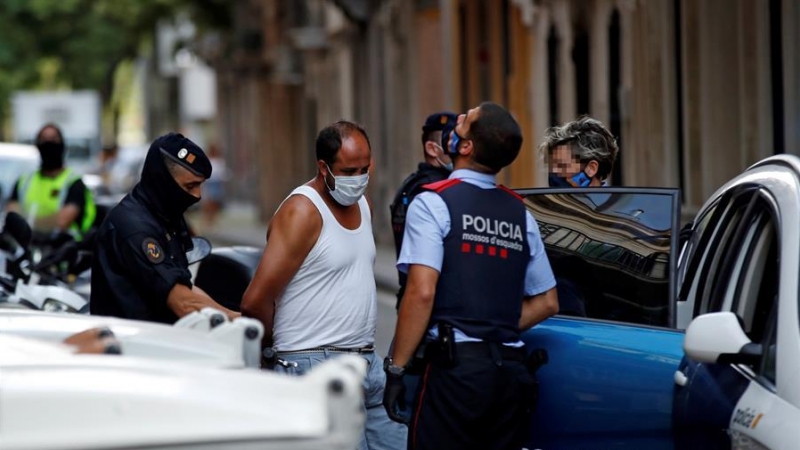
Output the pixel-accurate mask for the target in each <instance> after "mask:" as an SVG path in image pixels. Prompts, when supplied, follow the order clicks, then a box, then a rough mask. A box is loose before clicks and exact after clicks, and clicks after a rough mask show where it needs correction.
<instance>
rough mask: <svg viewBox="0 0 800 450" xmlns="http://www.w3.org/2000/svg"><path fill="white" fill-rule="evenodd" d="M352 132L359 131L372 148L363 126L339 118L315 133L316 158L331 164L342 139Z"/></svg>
mask: <svg viewBox="0 0 800 450" xmlns="http://www.w3.org/2000/svg"><path fill="white" fill-rule="evenodd" d="M353 133H361V135H362V136H364V139H366V141H367V146H368V147H369V148H370V150H372V145H371V144H370V143H369V136H368V135H367V131H366V130H365V129H364V127H362V126H361V125H359V124H357V123H355V122H350V121H348V120H339V121H336V122H334V123H332V124H330V125H328V126H327V127H325V128H323V129H322V130H320V132H319V134H318V135H317V160H322V161H325V164H327V165H328V166H330V165H332V164H333V161H334V160H336V155H337V154H338V153H339V149H340V148H342V140H344V139H345V138H347V137H350V136H351V135H352V134H353Z"/></svg>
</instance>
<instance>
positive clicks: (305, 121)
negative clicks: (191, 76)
mask: <svg viewBox="0 0 800 450" xmlns="http://www.w3.org/2000/svg"><path fill="white" fill-rule="evenodd" d="M234 8H235V9H236V14H235V27H234V30H233V32H232V42H233V43H234V44H235V45H233V48H234V50H233V51H230V52H227V53H226V54H225V55H221V57H220V58H219V59H218V63H217V64H216V68H217V70H218V79H219V90H218V91H219V100H218V105H219V111H220V112H219V119H218V120H219V130H220V134H221V138H222V141H223V144H224V146H225V147H227V148H229V149H231V150H232V151H231V152H230V153H229V154H230V155H232V156H231V158H232V161H231V166H232V167H233V170H234V173H235V174H236V176H235V181H234V182H233V183H235V184H236V186H231V188H232V190H233V191H234V192H238V193H239V194H240V195H243V196H248V195H249V196H250V197H249V198H253V199H259V200H260V206H261V211H262V218H263V219H264V220H268V219H269V217H271V215H272V214H273V213H274V211H275V209H276V208H277V206H278V205H279V204H280V202H281V201H282V200H283V198H284V197H285V196H286V195H287V194H288V193H289V192H290V190H291V189H292V187H294V186H296V185H297V184H300V183H302V182H304V181H306V180H308V179H310V178H311V177H312V176H313V175H314V173H315V170H316V164H315V161H314V160H315V158H314V138H315V136H316V133H317V132H318V131H319V129H320V128H322V127H323V126H325V125H326V124H328V123H330V122H333V121H334V120H337V119H340V118H346V119H351V120H356V121H358V122H360V123H362V124H364V125H365V126H366V128H367V130H368V132H369V134H370V139H371V143H372V148H373V155H374V166H373V172H372V174H371V181H370V191H369V193H370V196H371V197H372V200H373V205H374V216H375V219H374V222H375V229H376V232H377V235H378V238H379V240H383V241H388V240H390V239H391V238H390V236H391V233H390V227H389V224H388V204H389V202H390V201H391V198H392V196H393V194H394V191H395V189H396V188H397V186H398V185H399V183H400V182H401V180H402V179H403V178H404V177H405V176H406V175H407V174H408V173H410V172H411V171H412V170H413V169H414V167H415V165H416V162H417V161H419V160H420V159H421V156H422V153H421V151H422V148H421V143H420V126H421V124H422V122H423V121H424V118H425V117H426V116H427V115H428V114H430V113H432V112H435V111H438V110H442V109H450V110H454V111H459V112H460V111H465V110H466V109H468V108H469V107H472V106H475V105H477V104H478V103H480V102H481V101H484V100H491V101H495V102H498V103H501V104H504V105H506V106H507V107H508V108H509V109H510V110H511V111H512V113H513V114H514V115H515V117H516V118H517V119H518V121H519V122H520V125H521V126H522V129H523V133H524V136H525V140H524V148H523V151H522V152H521V154H520V156H519V158H518V160H517V161H516V162H515V163H514V164H513V165H512V166H511V167H510V168H509V169H507V170H505V171H504V172H503V173H502V174H501V180H502V181H503V182H504V183H506V184H507V185H510V186H512V187H529V186H542V185H544V184H545V183H546V179H547V177H546V175H547V174H546V171H547V169H546V166H545V164H544V158H543V155H541V154H540V153H539V151H538V143H539V142H540V141H541V138H542V136H543V133H544V130H545V129H546V128H547V127H548V126H551V125H553V124H559V123H563V122H565V121H568V120H572V119H574V118H576V117H578V116H580V115H582V114H589V115H591V116H594V117H596V118H598V119H599V120H601V121H603V122H604V123H605V124H606V125H607V126H608V127H609V128H610V129H611V130H612V132H613V133H614V134H615V135H616V136H617V137H618V139H619V143H620V148H621V153H620V155H621V156H620V160H619V164H618V166H617V168H616V169H615V171H614V173H613V180H612V183H613V184H617V185H626V186H672V187H680V188H681V189H682V195H683V204H684V212H685V213H686V214H687V215H690V214H692V213H693V212H694V211H696V209H697V208H698V207H699V206H700V205H702V203H703V201H704V200H705V199H706V198H708V197H709V196H710V195H711V194H712V193H713V192H714V191H715V190H716V189H717V188H718V187H720V186H721V185H722V184H723V183H724V182H725V181H726V180H728V179H729V178H731V177H732V176H734V175H735V174H737V173H738V172H740V171H741V170H743V169H744V168H745V167H747V166H748V165H750V164H752V163H754V162H755V161H757V160H759V159H761V158H763V157H766V156H769V155H772V154H776V153H783V152H785V153H795V154H798V153H800V146H799V144H800V48H798V43H799V42H800V36H798V33H800V31H797V30H798V28H799V27H798V26H799V25H800V3H798V2H795V1H793V0H239V1H238V2H235V3H234Z"/></svg>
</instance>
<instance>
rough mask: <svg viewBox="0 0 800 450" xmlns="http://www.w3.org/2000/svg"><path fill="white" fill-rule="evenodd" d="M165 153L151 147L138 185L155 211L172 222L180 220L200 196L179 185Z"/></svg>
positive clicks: (137, 187)
mask: <svg viewBox="0 0 800 450" xmlns="http://www.w3.org/2000/svg"><path fill="white" fill-rule="evenodd" d="M163 158H164V157H163V153H162V152H161V151H160V150H159V149H151V150H150V151H149V152H148V154H147V157H146V158H145V161H144V168H143V169H142V179H141V181H140V182H139V184H138V185H137V186H136V189H138V190H140V191H141V192H142V193H144V194H145V196H146V197H147V199H148V203H149V204H150V205H151V207H152V208H153V209H155V211H154V212H156V213H157V214H159V215H161V216H163V217H165V218H166V219H167V220H169V221H171V222H177V221H179V220H180V219H181V218H182V216H183V213H184V212H186V210H187V209H189V207H190V206H192V205H194V204H195V203H197V202H199V201H200V197H195V196H194V195H192V194H190V193H188V192H186V191H184V190H183V188H181V187H180V186H179V185H178V182H177V181H175V178H173V177H172V175H171V174H170V173H169V170H168V169H167V166H166V164H164V160H163Z"/></svg>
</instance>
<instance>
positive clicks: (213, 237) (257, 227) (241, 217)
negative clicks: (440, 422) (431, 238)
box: [187, 203, 398, 356]
mask: <svg viewBox="0 0 800 450" xmlns="http://www.w3.org/2000/svg"><path fill="white" fill-rule="evenodd" d="M187 218H188V220H189V222H190V223H191V224H192V227H193V228H194V229H195V231H196V232H197V234H198V235H200V236H203V237H205V238H207V239H208V240H209V241H211V243H212V245H214V246H217V247H219V246H226V245H246V246H253V247H259V248H263V247H264V243H265V242H266V233H267V228H266V225H264V224H261V223H260V222H259V220H258V211H257V210H256V208H255V206H254V205H251V204H249V203H229V204H228V205H226V207H225V209H223V210H222V211H221V212H220V214H219V217H218V218H217V220H216V222H215V224H214V225H213V226H209V225H208V224H206V223H205V222H204V220H203V218H202V215H201V214H199V211H190V212H189V213H188V214H187ZM395 260H396V258H395V250H394V246H393V245H381V244H378V246H377V251H376V255H375V269H374V270H375V284H376V285H377V287H378V321H377V325H376V328H377V330H376V336H375V346H376V348H377V350H378V352H379V353H380V355H381V356H385V355H386V351H387V350H388V348H389V343H390V342H391V339H392V336H393V335H394V326H395V323H396V321H397V313H396V312H395V303H396V296H395V293H396V292H397V288H398V285H397V270H396V269H395Z"/></svg>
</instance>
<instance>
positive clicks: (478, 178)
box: [448, 169, 497, 186]
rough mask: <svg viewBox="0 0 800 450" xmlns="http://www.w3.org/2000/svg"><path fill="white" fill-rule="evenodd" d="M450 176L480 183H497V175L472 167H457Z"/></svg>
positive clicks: (493, 184) (494, 184)
mask: <svg viewBox="0 0 800 450" xmlns="http://www.w3.org/2000/svg"><path fill="white" fill-rule="evenodd" d="M448 178H451V179H459V180H464V181H473V182H476V183H479V184H490V185H492V186H496V185H497V175H494V174H490V173H481V172H477V171H474V170H472V169H457V170H454V171H453V173H451V174H450V176H449V177H448Z"/></svg>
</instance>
